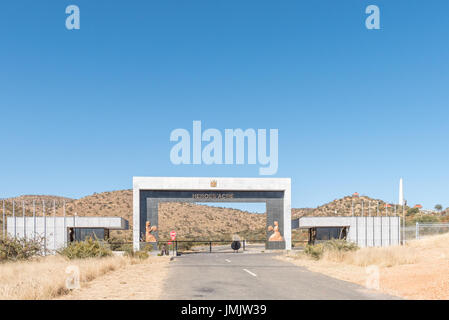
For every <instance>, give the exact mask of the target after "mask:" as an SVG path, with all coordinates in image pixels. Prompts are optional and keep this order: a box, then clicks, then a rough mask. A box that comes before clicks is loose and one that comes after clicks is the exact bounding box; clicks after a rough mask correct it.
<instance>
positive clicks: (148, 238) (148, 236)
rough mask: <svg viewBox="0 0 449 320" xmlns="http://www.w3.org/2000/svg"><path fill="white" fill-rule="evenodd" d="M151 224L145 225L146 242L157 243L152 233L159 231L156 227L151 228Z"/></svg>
mask: <svg viewBox="0 0 449 320" xmlns="http://www.w3.org/2000/svg"><path fill="white" fill-rule="evenodd" d="M150 225H151V222H150V221H147V222H146V224H145V241H146V242H157V240H156V237H155V236H154V235H153V234H152V232H154V231H157V227H156V226H152V227H150Z"/></svg>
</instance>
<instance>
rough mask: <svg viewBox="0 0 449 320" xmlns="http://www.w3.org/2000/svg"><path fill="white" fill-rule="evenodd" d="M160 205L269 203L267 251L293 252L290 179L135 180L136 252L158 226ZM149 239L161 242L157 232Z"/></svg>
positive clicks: (155, 178)
mask: <svg viewBox="0 0 449 320" xmlns="http://www.w3.org/2000/svg"><path fill="white" fill-rule="evenodd" d="M160 202H265V203H266V210H267V242H266V248H267V249H287V250H290V249H291V179H290V178H186V177H181V178H176V177H133V247H134V250H140V243H141V240H142V239H145V237H146V235H145V233H146V229H148V227H147V225H149V226H150V228H151V226H157V225H158V205H159V203H160ZM269 226H271V227H272V228H270V229H272V230H268V227H269ZM149 236H150V237H152V238H151V239H155V240H156V241H157V238H158V233H157V230H156V231H152V232H151V235H149ZM151 241H154V240H151Z"/></svg>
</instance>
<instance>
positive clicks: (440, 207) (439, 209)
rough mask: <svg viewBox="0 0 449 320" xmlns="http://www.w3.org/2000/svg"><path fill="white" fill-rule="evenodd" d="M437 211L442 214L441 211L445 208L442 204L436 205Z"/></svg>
mask: <svg viewBox="0 0 449 320" xmlns="http://www.w3.org/2000/svg"><path fill="white" fill-rule="evenodd" d="M435 210H436V211H438V212H440V211H441V210H443V206H442V205H441V204H436V205H435Z"/></svg>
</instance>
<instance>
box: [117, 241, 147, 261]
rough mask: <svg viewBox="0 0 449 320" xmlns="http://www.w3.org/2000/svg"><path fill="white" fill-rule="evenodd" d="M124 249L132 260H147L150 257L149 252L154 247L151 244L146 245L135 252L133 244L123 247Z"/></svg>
mask: <svg viewBox="0 0 449 320" xmlns="http://www.w3.org/2000/svg"><path fill="white" fill-rule="evenodd" d="M123 249H124V251H125V255H126V256H127V257H131V258H138V259H147V258H148V257H149V256H150V255H149V254H148V252H150V251H152V250H153V246H152V245H151V244H149V243H148V244H145V245H144V246H143V247H142V249H141V250H139V251H134V249H133V246H132V244H126V245H123Z"/></svg>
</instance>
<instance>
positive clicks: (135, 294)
mask: <svg viewBox="0 0 449 320" xmlns="http://www.w3.org/2000/svg"><path fill="white" fill-rule="evenodd" d="M169 262H170V258H169V257H150V258H148V259H147V260H145V261H144V262H142V263H139V264H134V265H129V266H127V267H126V268H123V269H120V270H117V271H113V272H110V273H108V274H105V275H103V276H101V277H99V278H97V279H95V280H93V281H91V282H89V283H88V284H86V285H85V287H82V288H81V289H79V290H75V291H73V292H72V293H70V294H68V295H65V296H63V297H60V299H64V300H119V299H120V300H131V299H132V300H155V299H159V297H160V295H161V293H162V287H163V284H164V280H165V278H166V276H167V272H168V265H169Z"/></svg>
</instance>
